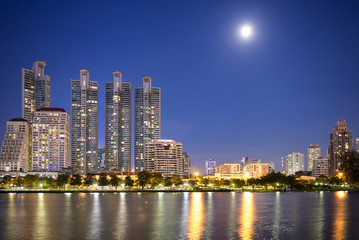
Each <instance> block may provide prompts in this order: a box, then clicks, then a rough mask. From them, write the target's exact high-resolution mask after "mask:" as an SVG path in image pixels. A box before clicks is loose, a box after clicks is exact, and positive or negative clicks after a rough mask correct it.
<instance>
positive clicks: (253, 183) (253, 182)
mask: <svg viewBox="0 0 359 240" xmlns="http://www.w3.org/2000/svg"><path fill="white" fill-rule="evenodd" d="M257 183H258V181H257V179H255V178H248V179H247V184H248V185H250V186H252V190H253V191H254V186H255V185H257Z"/></svg>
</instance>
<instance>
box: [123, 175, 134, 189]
mask: <svg viewBox="0 0 359 240" xmlns="http://www.w3.org/2000/svg"><path fill="white" fill-rule="evenodd" d="M133 183H134V181H133V180H132V179H131V177H130V176H127V177H126V178H125V186H126V187H129V188H131V187H133Z"/></svg>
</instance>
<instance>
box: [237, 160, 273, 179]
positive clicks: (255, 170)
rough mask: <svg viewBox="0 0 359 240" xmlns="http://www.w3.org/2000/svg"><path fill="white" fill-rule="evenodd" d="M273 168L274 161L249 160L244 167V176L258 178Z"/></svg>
mask: <svg viewBox="0 0 359 240" xmlns="http://www.w3.org/2000/svg"><path fill="white" fill-rule="evenodd" d="M273 170H274V163H272V162H269V163H261V162H250V163H249V164H248V165H246V166H245V167H244V178H260V177H263V176H265V175H267V174H268V173H270V172H271V171H273Z"/></svg>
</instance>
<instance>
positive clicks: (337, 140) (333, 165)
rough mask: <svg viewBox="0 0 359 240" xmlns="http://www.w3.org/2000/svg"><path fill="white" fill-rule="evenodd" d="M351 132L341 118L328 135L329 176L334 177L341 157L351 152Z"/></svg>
mask: <svg viewBox="0 0 359 240" xmlns="http://www.w3.org/2000/svg"><path fill="white" fill-rule="evenodd" d="M352 142H353V139H352V131H351V130H348V129H347V124H346V122H345V120H344V121H343V118H340V119H339V121H338V122H337V126H336V127H334V128H333V132H331V133H330V144H329V151H328V152H329V154H328V155H329V175H330V176H334V175H335V174H336V171H337V170H338V169H339V167H340V163H341V161H342V160H341V157H342V156H343V155H344V154H345V153H346V152H349V151H352V149H353V147H352Z"/></svg>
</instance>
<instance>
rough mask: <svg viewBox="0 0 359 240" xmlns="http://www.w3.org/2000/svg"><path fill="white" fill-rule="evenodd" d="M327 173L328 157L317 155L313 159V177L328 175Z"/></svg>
mask: <svg viewBox="0 0 359 240" xmlns="http://www.w3.org/2000/svg"><path fill="white" fill-rule="evenodd" d="M328 174H329V167H328V158H322V157H318V158H317V159H314V160H313V172H312V176H313V177H316V178H318V177H320V176H321V175H324V176H326V177H328Z"/></svg>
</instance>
